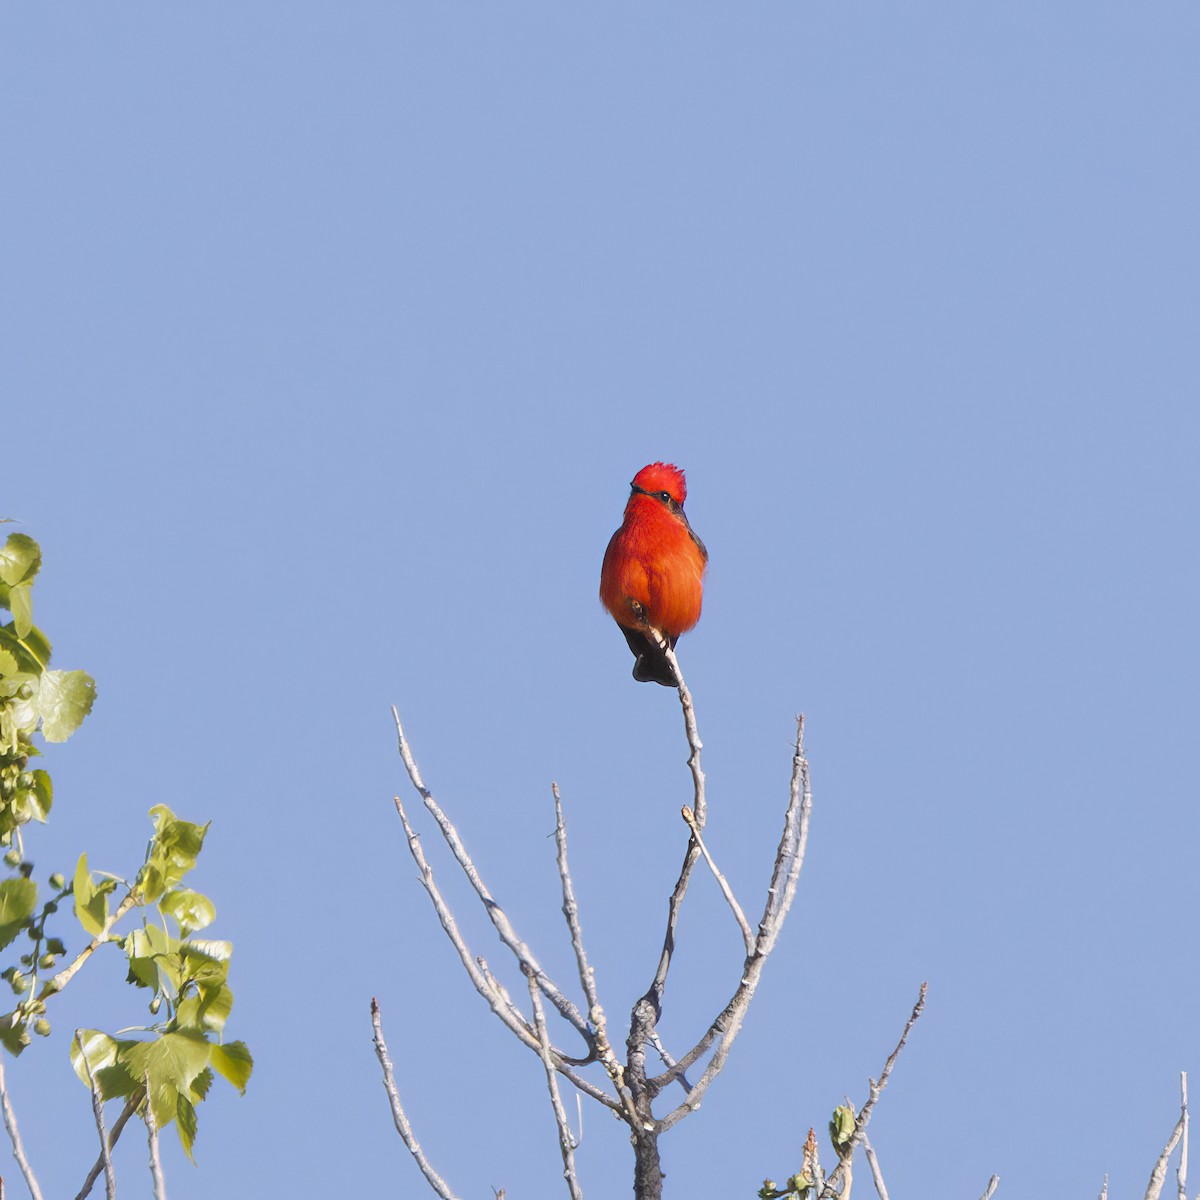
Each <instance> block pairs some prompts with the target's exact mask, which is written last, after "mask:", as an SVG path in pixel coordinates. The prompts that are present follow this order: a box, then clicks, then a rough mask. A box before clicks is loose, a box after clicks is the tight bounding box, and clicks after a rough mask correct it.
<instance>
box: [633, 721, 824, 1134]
mask: <svg viewBox="0 0 1200 1200" xmlns="http://www.w3.org/2000/svg"><path fill="white" fill-rule="evenodd" d="M811 815H812V788H811V785H810V783H809V775H808V759H807V758H806V757H805V754H804V718H803V717H799V718H797V722H796V748H795V754H794V756H793V758H792V780H791V786H790V795H789V800H788V808H787V813H786V814H785V816H784V821H783V833H782V835H781V837H780V840H779V847H778V850H777V851H776V855H775V866H774V869H773V870H772V873H771V884H770V886H769V887H768V888H767V901H766V905H765V907H764V910H763V917H762V920H761V921H760V922H759V932H758V938H757V940H756V941H755V945H754V951H753V953H752V954H751V955H750V956H749V957H748V958H747V959H746V961H745V963H744V965H743V969H742V978H741V981H740V982H739V984H738V987H737V989H736V990H735V991H734V994H733V996H732V997H731V998H730V1000H729V1003H728V1004H726V1005H725V1007H724V1008H723V1009H722V1010H721V1012H720V1013H719V1014H718V1015H717V1017H716V1019H715V1020H714V1021H713V1022H712V1024H711V1025H710V1026H709V1027H708V1030H707V1031H706V1033H705V1034H704V1036H703V1037H702V1038H701V1039H700V1041H699V1042H697V1043H696V1045H695V1046H693V1047H692V1049H691V1050H689V1051H688V1053H687V1054H685V1055H684V1056H683V1058H681V1059H680V1060H679V1062H678V1063H677V1064H676V1065H675V1066H674V1067H672V1068H671V1069H670V1070H668V1071H665V1072H664V1073H663V1074H661V1075H657V1076H655V1077H654V1078H653V1079H652V1080H650V1081H649V1084H650V1087H651V1088H652V1090H653V1091H655V1092H656V1093H657V1092H659V1091H661V1090H662V1089H663V1088H664V1087H666V1086H667V1085H668V1084H669V1083H670V1082H671V1081H672V1080H673V1079H675V1078H677V1077H678V1075H679V1074H680V1073H681V1072H683V1071H686V1070H687V1069H688V1067H690V1066H691V1065H692V1064H693V1063H694V1062H696V1061H697V1060H698V1059H699V1058H700V1056H701V1055H702V1054H704V1053H705V1052H706V1051H707V1050H708V1048H709V1047H710V1046H711V1045H712V1044H713V1042H714V1041H716V1039H717V1038H718V1037H720V1039H721V1041H720V1044H719V1045H718V1047H717V1049H716V1052H715V1053H714V1054H713V1056H712V1058H711V1059H710V1060H709V1063H708V1066H707V1067H706V1068H705V1071H704V1073H703V1075H702V1076H701V1078H700V1080H699V1082H698V1083H697V1084H696V1086H695V1087H693V1088H692V1089H691V1091H690V1092H689V1093H688V1096H687V1098H686V1099H685V1100H684V1101H683V1103H682V1104H680V1105H679V1106H678V1107H677V1108H675V1109H674V1110H673V1111H672V1112H670V1113H668V1114H667V1116H666V1117H664V1118H663V1120H662V1121H661V1122H660V1130H662V1131H664V1132H665V1131H666V1130H667V1129H669V1128H670V1127H671V1126H672V1125H674V1124H675V1123H676V1122H678V1121H679V1120H681V1119H682V1118H683V1117H685V1116H686V1115H687V1114H688V1113H689V1112H692V1111H693V1110H694V1109H696V1108H697V1107H698V1106H699V1104H700V1101H701V1099H702V1098H703V1096H704V1093H705V1092H706V1091H707V1090H708V1087H709V1085H710V1084H711V1083H712V1081H713V1080H714V1079H715V1078H716V1077H717V1075H719V1074H720V1072H721V1070H722V1069H723V1068H724V1066H725V1062H726V1060H727V1059H728V1057H729V1051H730V1048H731V1047H732V1045H733V1042H734V1039H735V1038H736V1037H737V1035H738V1033H739V1032H740V1030H741V1027H742V1022H743V1021H744V1020H745V1017H746V1011H747V1009H748V1008H749V1007H750V1002H751V1001H752V1000H753V999H754V993H755V991H756V990H757V988H758V984H759V981H760V979H761V977H762V972H763V968H764V967H765V966H766V962H767V958H768V956H769V955H770V953H771V951H772V950H773V949H774V947H775V943H776V940H777V939H778V936H779V930H780V928H781V927H782V925H783V922H784V919H785V918H786V917H787V914H788V910H789V909H790V908H791V905H792V900H793V899H794V898H795V894H796V883H797V880H798V879H799V877H800V869H801V867H802V866H803V865H804V852H805V849H806V847H807V845H808V826H809V821H810V818H811Z"/></svg>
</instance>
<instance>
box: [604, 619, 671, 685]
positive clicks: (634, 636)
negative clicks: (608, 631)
mask: <svg viewBox="0 0 1200 1200" xmlns="http://www.w3.org/2000/svg"><path fill="white" fill-rule="evenodd" d="M617 628H618V629H620V631H621V632H622V633H623V634H624V635H625V640H626V641H627V642H628V643H629V648H630V650H632V651H633V656H634V658H635V659H637V661H636V662H635V663H634V664H633V677H634V679H636V680H637V681H638V683H661V684H662V685H663V687H678V686H679V681H678V680H677V679H676V678H675V674H674V672H673V671H672V670H671V664H670V663H669V662H667V656H666V655H665V654H664V653H663V652H662V649H661V648H660V647H659V645H658V643H657V642H656V641H655V640H654V638H653V637H652V636H651V635H650V634H648V633H643V632H642V630H640V629H630V628H628V627H627V626H625V625H618V626H617ZM674 648H675V642H674V639H671V649H672V650H673V649H674Z"/></svg>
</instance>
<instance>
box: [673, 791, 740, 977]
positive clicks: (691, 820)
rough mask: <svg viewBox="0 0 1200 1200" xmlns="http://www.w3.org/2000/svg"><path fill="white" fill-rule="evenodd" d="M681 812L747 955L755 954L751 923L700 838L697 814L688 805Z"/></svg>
mask: <svg viewBox="0 0 1200 1200" xmlns="http://www.w3.org/2000/svg"><path fill="white" fill-rule="evenodd" d="M680 812H681V814H682V816H683V819H684V821H685V822H686V824H687V827H688V828H689V829H690V830H691V831H692V836H693V837H694V838H695V839H696V841H697V843H698V844H699V846H700V853H701V854H703V855H704V861H705V862H706V863H708V868H709V870H710V871H712V873H713V878H714V879H716V881H717V886H718V887H719V888H720V889H721V895H722V896H724V897H725V902H726V903H727V904H728V905H729V907H730V908H731V909H732V910H733V919H734V920H735V921H737V923H738V928H739V929H740V930H741V931H742V941H743V942H745V944H746V954H747V955H750V954H753V953H754V934H753V933H752V932H751V931H750V922H749V921H747V920H746V914H745V913H744V912H742V906H741V905H740V904H739V903H738V902H737V897H736V896H735V895H734V894H733V889H732V888H731V887H730V886H729V881H728V880H727V879H726V878H725V876H724V875H722V874H721V872H720V871H719V870H717V864H716V863H715V862H714V861H713V856H712V855H711V854H710V853H709V851H708V847H707V846H706V845H705V844H704V838H703V837H701V836H700V826H699V825H698V824H697V823H696V814H695V813H694V812H692V810H691V809H690V808H688V806H687V805H686V804H685V805H684V806H683V808H682V809H681V810H680Z"/></svg>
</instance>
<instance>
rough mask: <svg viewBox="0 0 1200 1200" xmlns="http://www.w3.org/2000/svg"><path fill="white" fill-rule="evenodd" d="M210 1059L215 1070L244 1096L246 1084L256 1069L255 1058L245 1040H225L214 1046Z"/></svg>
mask: <svg viewBox="0 0 1200 1200" xmlns="http://www.w3.org/2000/svg"><path fill="white" fill-rule="evenodd" d="M209 1061H210V1062H211V1063H212V1065H213V1070H214V1071H216V1072H218V1073H219V1074H220V1075H223V1076H224V1077H225V1078H226V1079H228V1080H229V1082H230V1083H232V1084H233V1086H234V1087H235V1088H237V1090H238V1091H239V1092H241V1093H242V1095H243V1096H244V1095H245V1094H246V1084H247V1083H248V1082H249V1080H250V1072H251V1071H252V1070H253V1069H254V1059H253V1058H252V1057H251V1056H250V1051H249V1050H248V1049H247V1048H246V1043H245V1042H225V1043H224V1044H223V1045H220V1046H214V1047H213V1048H212V1054H211V1056H210V1058H209Z"/></svg>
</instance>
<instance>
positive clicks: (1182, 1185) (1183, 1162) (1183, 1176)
mask: <svg viewBox="0 0 1200 1200" xmlns="http://www.w3.org/2000/svg"><path fill="white" fill-rule="evenodd" d="M1179 1096H1180V1107H1181V1108H1182V1112H1181V1113H1180V1116H1181V1117H1182V1118H1183V1148H1182V1149H1181V1150H1180V1152H1179V1167H1178V1169H1177V1170H1176V1172H1175V1178H1176V1181H1177V1182H1178V1184H1179V1200H1187V1173H1188V1094H1187V1072H1186V1071H1180V1072H1179Z"/></svg>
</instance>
